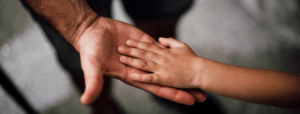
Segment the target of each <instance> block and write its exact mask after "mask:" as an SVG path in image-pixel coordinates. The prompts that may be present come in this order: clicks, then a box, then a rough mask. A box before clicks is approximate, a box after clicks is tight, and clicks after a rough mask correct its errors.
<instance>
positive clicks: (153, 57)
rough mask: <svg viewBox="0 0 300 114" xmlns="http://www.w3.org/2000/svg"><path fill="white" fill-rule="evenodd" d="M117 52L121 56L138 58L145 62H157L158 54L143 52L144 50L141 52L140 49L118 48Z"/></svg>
mask: <svg viewBox="0 0 300 114" xmlns="http://www.w3.org/2000/svg"><path fill="white" fill-rule="evenodd" d="M118 51H119V53H121V54H124V55H128V56H131V57H136V58H140V59H146V60H150V61H156V60H159V55H158V54H156V53H152V52H149V51H145V50H141V49H137V48H129V47H125V46H120V47H119V48H118Z"/></svg>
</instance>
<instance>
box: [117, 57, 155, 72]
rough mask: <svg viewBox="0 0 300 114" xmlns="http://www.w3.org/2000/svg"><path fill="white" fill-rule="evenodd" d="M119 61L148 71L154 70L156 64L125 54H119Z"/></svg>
mask: <svg viewBox="0 0 300 114" xmlns="http://www.w3.org/2000/svg"><path fill="white" fill-rule="evenodd" d="M120 61H121V62H122V63H124V64H127V65H129V66H132V67H134V68H137V69H141V70H145V71H150V72H153V71H155V70H156V66H157V64H156V63H155V62H152V61H147V60H141V59H134V58H131V57H127V56H121V57H120Z"/></svg>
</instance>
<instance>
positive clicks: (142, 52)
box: [139, 51, 147, 57]
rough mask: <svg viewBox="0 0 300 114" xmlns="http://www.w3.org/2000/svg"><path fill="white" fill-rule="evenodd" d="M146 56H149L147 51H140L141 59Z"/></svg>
mask: <svg viewBox="0 0 300 114" xmlns="http://www.w3.org/2000/svg"><path fill="white" fill-rule="evenodd" d="M146 55H147V53H146V51H139V56H140V57H144V56H146Z"/></svg>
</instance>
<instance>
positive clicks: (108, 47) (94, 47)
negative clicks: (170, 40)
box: [73, 17, 206, 105]
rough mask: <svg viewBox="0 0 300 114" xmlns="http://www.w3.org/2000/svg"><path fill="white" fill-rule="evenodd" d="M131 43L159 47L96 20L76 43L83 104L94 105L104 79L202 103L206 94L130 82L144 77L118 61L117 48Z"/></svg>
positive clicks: (129, 28)
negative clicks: (117, 80)
mask: <svg viewBox="0 0 300 114" xmlns="http://www.w3.org/2000/svg"><path fill="white" fill-rule="evenodd" d="M128 39H135V40H138V41H143V42H148V43H152V44H156V45H160V44H159V43H157V42H156V41H155V40H153V39H152V38H151V37H150V36H149V35H147V34H146V33H144V32H142V31H141V30H139V29H137V28H135V27H133V26H131V25H129V24H126V23H122V22H119V21H116V20H112V19H109V18H105V17H101V18H100V17H99V18H97V19H96V20H95V21H94V22H93V23H92V24H91V25H90V26H89V27H88V28H87V29H86V30H85V31H84V32H83V34H82V35H81V37H80V38H79V39H77V40H76V41H75V42H74V43H73V46H74V47H75V48H76V50H77V51H78V52H79V53H80V59H81V64H82V69H83V72H84V77H85V84H86V89H85V91H84V94H83V95H82V97H81V102H82V103H83V104H90V103H92V102H93V101H94V100H95V99H96V98H97V97H98V96H99V94H100V93H101V90H102V85H103V83H104V82H103V75H108V76H112V77H114V78H117V79H120V80H122V81H124V82H125V83H127V84H130V85H133V86H135V87H138V88H141V89H143V90H146V91H148V92H151V93H153V94H155V95H157V96H160V97H162V98H166V99H169V100H172V101H174V102H177V103H181V104H186V105H192V104H194V102H195V100H196V101H199V102H203V101H205V99H206V94H205V93H204V92H203V91H191V92H189V93H188V92H186V91H183V90H178V89H174V88H170V87H163V86H159V85H154V84H144V83H139V82H136V81H133V80H131V78H128V77H129V76H130V75H131V74H132V73H139V74H145V72H143V71H141V70H137V69H134V68H132V67H129V66H125V65H124V64H122V63H121V62H120V61H119V58H120V56H121V55H120V54H119V53H118V52H117V48H118V46H125V42H126V41H127V40H128Z"/></svg>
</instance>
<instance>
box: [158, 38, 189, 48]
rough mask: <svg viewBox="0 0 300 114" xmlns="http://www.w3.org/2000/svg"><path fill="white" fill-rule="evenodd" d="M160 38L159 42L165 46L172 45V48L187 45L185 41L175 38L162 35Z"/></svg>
mask: <svg viewBox="0 0 300 114" xmlns="http://www.w3.org/2000/svg"><path fill="white" fill-rule="evenodd" d="M158 40H159V43H161V44H162V45H163V46H166V47H170V48H174V47H182V46H184V45H185V43H182V42H180V41H178V40H175V39H174V38H163V37H160V38H159V39H158Z"/></svg>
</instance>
